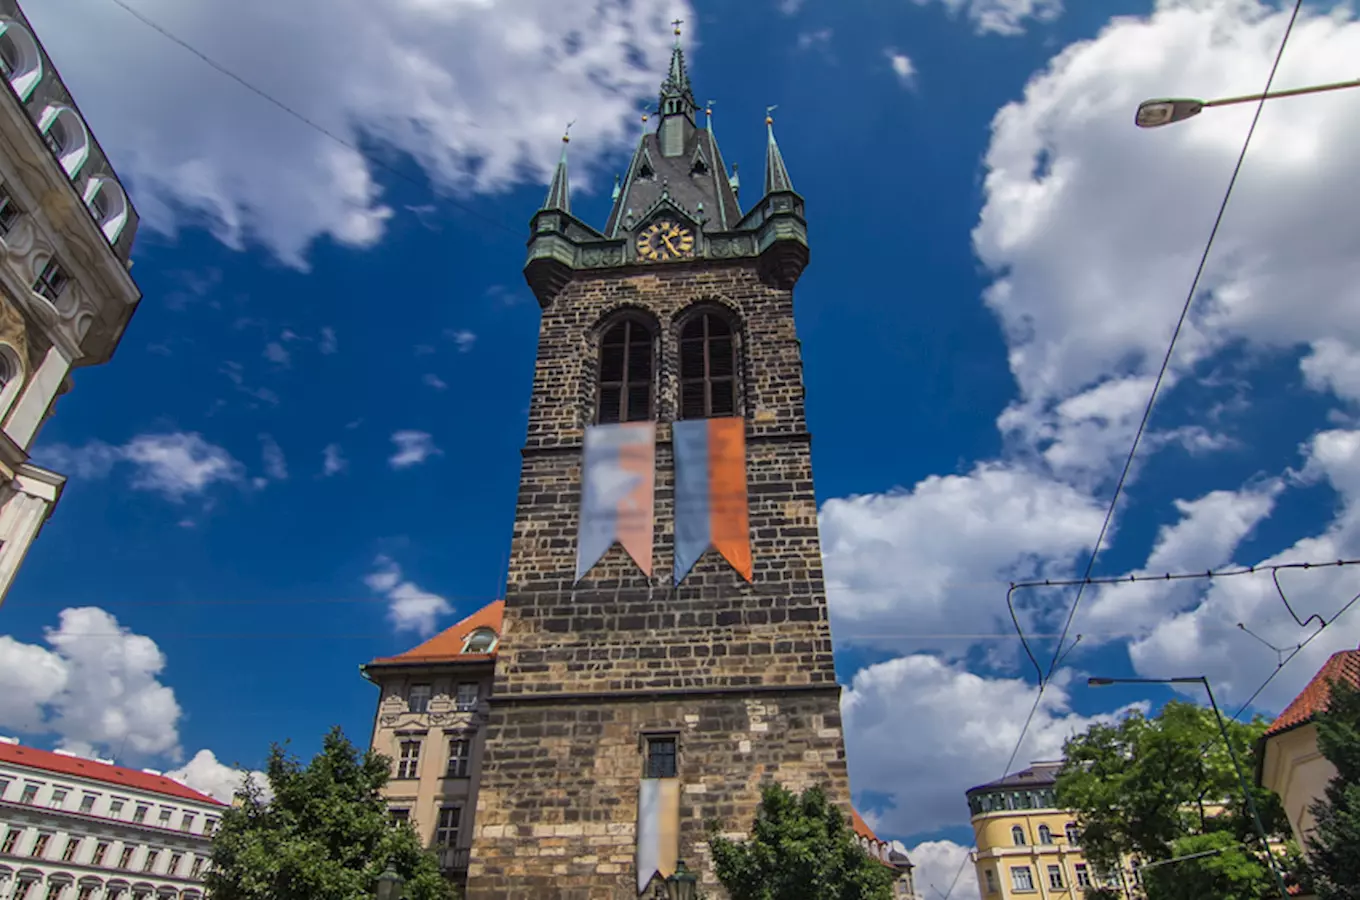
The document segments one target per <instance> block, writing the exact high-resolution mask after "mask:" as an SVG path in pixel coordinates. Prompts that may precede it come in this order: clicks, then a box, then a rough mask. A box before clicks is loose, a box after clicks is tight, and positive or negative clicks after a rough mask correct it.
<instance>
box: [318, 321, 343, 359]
mask: <svg viewBox="0 0 1360 900" xmlns="http://www.w3.org/2000/svg"><path fill="white" fill-rule="evenodd" d="M317 349H318V350H320V351H321V352H322V353H323V354H325V355H326V356H330V355H331V354H332V353H338V352H339V351H340V344H339V342H337V341H336V339H335V329H334V328H330V327H326V328H322V329H321V340H320V342H319V343H318V345H317Z"/></svg>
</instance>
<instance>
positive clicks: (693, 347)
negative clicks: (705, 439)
mask: <svg viewBox="0 0 1360 900" xmlns="http://www.w3.org/2000/svg"><path fill="white" fill-rule="evenodd" d="M736 412H737V346H736V341H735V340H734V339H733V334H732V326H731V324H730V323H729V321H728V319H727V318H726V317H725V316H723V315H721V314H719V313H716V312H708V311H705V312H701V313H698V314H696V315H694V316H691V317H690V318H689V320H688V321H686V322H685V325H684V327H683V328H682V329H681V330H680V418H682V419H713V418H718V417H720V416H732V415H736Z"/></svg>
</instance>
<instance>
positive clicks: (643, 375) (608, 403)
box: [595, 316, 654, 425]
mask: <svg viewBox="0 0 1360 900" xmlns="http://www.w3.org/2000/svg"><path fill="white" fill-rule="evenodd" d="M653 340H654V335H653V333H652V329H651V328H649V327H647V325H646V324H645V323H644V322H642V321H641V320H640V319H638V318H637V317H635V316H624V317H622V318H620V319H619V320H618V321H617V322H615V323H614V324H613V325H611V326H609V328H607V329H606V330H605V332H604V334H603V335H601V337H600V377H599V388H598V391H597V393H596V397H595V421H596V422H598V423H599V424H601V425H607V424H610V423H614V422H646V421H648V420H650V419H651V418H653V414H652V368H653V363H652V360H653V353H652V343H653Z"/></svg>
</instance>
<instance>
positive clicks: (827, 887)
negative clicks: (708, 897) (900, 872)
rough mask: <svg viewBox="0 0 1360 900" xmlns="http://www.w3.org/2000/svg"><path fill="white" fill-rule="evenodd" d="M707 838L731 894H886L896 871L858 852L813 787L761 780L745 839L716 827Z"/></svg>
mask: <svg viewBox="0 0 1360 900" xmlns="http://www.w3.org/2000/svg"><path fill="white" fill-rule="evenodd" d="M709 845H710V847H711V848H712V851H713V862H714V865H715V867H716V869H717V873H718V880H719V881H721V882H722V884H723V887H725V888H727V892H728V894H730V895H731V897H732V900H892V896H893V888H892V885H893V882H894V881H896V879H897V875H896V873H895V872H894V871H893V870H892V869H891V868H889V867H888V866H885V865H884V864H883V863H882V862H880V861H878V860H876V859H874V858H873V857H871V856H869V854H867V853H865V852H864V848H863V847H861V846H860V844H859V842H858V841H857V840H856V838H855V833H854V832H853V831H852V830H851V828H850V826H849V824H848V823H847V821H846V818H845V816H844V815H843V814H842V813H841V811H840V810H839V809H837V808H836V807H835V806H834V805H833V804H832V803H831V802H830V801H828V800H827V798H826V794H825V793H823V792H822V790H821V789H819V788H815V787H814V788H809V789H808V790H806V791H804V792H803V794H802V796H797V795H795V794H794V793H793V792H792V791H789V790H788V789H787V788H784V787H782V786H780V785H777V784H767V785H765V786H764V787H763V788H762V790H761V801H760V808H759V809H758V810H757V812H756V818H755V822H754V824H753V826H752V828H751V837H750V839H749V840H746V841H744V842H736V841H731V840H728V839H726V838H724V837H722V836H720V835H718V834H716V833H715V834H713V835H712V837H711V839H710V841H709Z"/></svg>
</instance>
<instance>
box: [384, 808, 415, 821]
mask: <svg viewBox="0 0 1360 900" xmlns="http://www.w3.org/2000/svg"><path fill="white" fill-rule="evenodd" d="M387 815H388V818H390V819H391V820H392V824H393V825H406V824H408V823H410V821H411V811H410V810H409V809H389V810H388V811H387Z"/></svg>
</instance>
